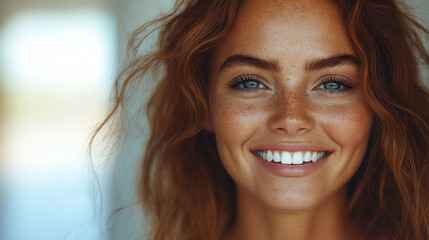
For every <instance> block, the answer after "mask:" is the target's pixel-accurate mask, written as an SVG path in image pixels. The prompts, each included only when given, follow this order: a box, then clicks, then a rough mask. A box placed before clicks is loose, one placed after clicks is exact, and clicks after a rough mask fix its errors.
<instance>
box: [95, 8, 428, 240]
mask: <svg viewBox="0 0 429 240" xmlns="http://www.w3.org/2000/svg"><path fill="white" fill-rule="evenodd" d="M337 2H338V4H339V6H341V7H342V9H343V10H344V12H345V16H346V19H345V21H346V25H347V26H348V32H349V35H350V38H351V40H352V42H353V44H354V46H355V50H356V53H357V56H358V58H359V60H360V61H361V63H362V79H363V86H364V92H365V97H366V100H367V102H368V103H369V105H370V107H371V109H372V110H373V111H374V113H375V120H374V125H373V129H372V132H371V137H370V143H369V146H368V150H367V154H366V157H365V159H364V162H363V164H362V165H361V167H360V169H359V170H358V172H357V173H356V174H355V176H354V177H353V178H352V179H351V181H350V183H349V208H348V216H349V218H350V219H351V220H352V221H353V222H354V223H355V224H356V226H357V227H358V228H359V229H361V230H362V234H363V237H364V238H365V239H398V240H399V239H420V240H423V239H429V191H428V187H427V186H429V172H428V171H429V150H428V149H429V126H428V124H429V93H428V91H427V89H426V88H425V87H424V86H423V84H422V82H421V80H420V76H419V69H418V63H419V60H423V61H424V63H426V64H429V55H428V52H427V51H426V50H425V48H424V45H423V43H422V42H421V40H420V38H419V33H423V34H429V33H428V31H427V30H426V29H425V28H424V27H423V26H422V25H420V24H419V23H417V22H416V21H415V20H414V19H413V18H412V17H411V16H410V15H408V14H407V12H406V11H405V8H404V7H402V8H400V7H399V6H398V5H397V4H396V2H395V1H393V0H372V1H369V0H338V1H337ZM242 4H243V1H242V0H216V1H214V0H209V1H207V0H189V1H185V0H180V1H178V2H177V3H176V5H175V8H174V10H173V11H172V12H171V13H170V14H168V15H166V16H164V17H161V18H159V19H157V20H154V21H153V22H151V23H149V24H147V25H144V26H143V27H141V28H140V29H138V30H137V31H136V32H135V33H134V35H133V36H132V38H131V40H130V45H129V49H131V50H133V51H134V53H135V54H136V53H137V51H138V49H139V48H140V47H141V44H142V42H144V40H145V38H146V37H147V34H149V33H150V31H149V28H150V27H151V26H155V25H159V26H160V34H159V46H158V49H157V51H156V52H154V53H153V54H150V55H146V56H143V57H138V56H136V57H135V60H134V61H133V62H132V63H131V64H130V65H129V66H128V67H127V68H126V69H125V70H124V71H123V72H122V74H121V75H120V76H119V77H118V79H117V81H116V88H115V89H116V92H115V93H116V103H115V105H114V107H113V109H112V111H111V113H110V115H109V116H108V117H107V118H106V119H105V121H104V122H103V123H102V124H101V125H100V126H99V128H98V129H97V131H96V133H97V132H98V131H99V130H100V129H101V128H103V127H104V126H105V125H106V124H107V123H108V122H109V121H110V120H111V118H112V116H114V114H116V113H117V112H119V110H120V109H121V108H123V107H124V99H125V98H126V97H127V96H128V94H129V93H133V91H130V86H131V85H132V84H134V83H136V82H138V80H139V79H141V78H143V77H144V76H148V74H149V70H151V69H155V70H156V69H158V70H159V71H158V72H157V73H158V74H159V75H160V76H162V77H161V78H159V79H158V80H159V81H157V82H156V84H157V87H156V89H155V91H154V92H153V94H152V96H151V98H150V100H149V101H148V103H147V116H148V119H149V122H150V129H151V134H150V139H149V141H148V143H147V146H146V151H145V154H144V156H143V159H142V166H141V167H142V170H141V177H140V178H139V181H138V182H139V188H138V193H139V196H140V199H141V201H142V203H143V206H144V209H145V214H146V215H147V216H149V217H150V218H149V219H150V221H151V223H152V225H151V227H152V231H151V233H150V239H220V238H221V236H222V234H223V233H224V232H225V231H226V230H227V228H228V226H229V225H230V224H231V223H232V222H233V221H234V214H235V189H234V182H233V181H232V179H231V178H230V177H229V175H228V174H227V173H226V171H225V170H224V168H223V166H222V164H221V162H220V161H219V157H218V154H217V150H216V146H215V142H214V136H213V135H212V134H210V133H208V132H206V131H204V130H203V125H204V122H205V121H206V118H207V116H208V97H207V88H208V79H209V78H208V75H209V66H210V58H211V54H212V51H213V50H214V49H215V47H216V46H217V45H218V44H219V43H220V42H221V41H222V39H224V38H225V36H226V35H227V34H228V32H229V29H230V28H231V26H232V24H233V23H234V20H235V16H236V14H237V12H238V10H239V9H240V6H241V5H242ZM148 32H149V33H148ZM155 75H156V74H153V76H155ZM150 76H152V75H150ZM153 76H152V77H153ZM153 79H154V81H155V79H156V78H153ZM134 94H136V93H134ZM137 94H138V93H137ZM94 136H95V135H94Z"/></svg>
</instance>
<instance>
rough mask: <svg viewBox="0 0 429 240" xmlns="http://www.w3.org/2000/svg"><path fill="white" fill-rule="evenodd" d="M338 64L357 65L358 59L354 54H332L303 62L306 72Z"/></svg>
mask: <svg viewBox="0 0 429 240" xmlns="http://www.w3.org/2000/svg"><path fill="white" fill-rule="evenodd" d="M340 64H352V65H356V66H359V65H360V61H359V59H358V58H357V57H355V56H352V55H349V54H345V55H340V56H334V57H329V58H324V59H317V60H314V61H311V62H308V63H306V64H305V69H306V70H307V71H308V72H311V71H316V70H320V69H323V68H330V67H335V66H338V65H340Z"/></svg>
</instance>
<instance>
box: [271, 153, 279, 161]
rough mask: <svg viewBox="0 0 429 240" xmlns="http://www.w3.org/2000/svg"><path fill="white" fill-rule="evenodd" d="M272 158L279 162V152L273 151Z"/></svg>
mask: <svg viewBox="0 0 429 240" xmlns="http://www.w3.org/2000/svg"><path fill="white" fill-rule="evenodd" d="M273 158H274V162H280V154H279V152H277V151H275V152H274V157H273Z"/></svg>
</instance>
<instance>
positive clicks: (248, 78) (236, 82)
mask: <svg viewBox="0 0 429 240" xmlns="http://www.w3.org/2000/svg"><path fill="white" fill-rule="evenodd" d="M247 82H256V83H257V84H258V88H246V87H244V86H241V87H240V85H243V84H244V83H247ZM259 86H262V88H266V86H265V85H264V84H262V83H261V81H260V77H258V76H255V75H241V76H238V77H236V78H234V79H233V80H232V81H231V83H230V84H229V87H230V88H232V89H236V90H239V91H244V92H254V91H257V90H259V89H261V88H260V87H259Z"/></svg>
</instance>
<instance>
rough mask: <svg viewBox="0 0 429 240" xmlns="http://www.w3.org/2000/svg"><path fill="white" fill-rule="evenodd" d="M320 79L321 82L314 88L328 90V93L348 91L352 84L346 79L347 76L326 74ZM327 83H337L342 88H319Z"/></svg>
mask: <svg viewBox="0 0 429 240" xmlns="http://www.w3.org/2000/svg"><path fill="white" fill-rule="evenodd" d="M321 81H322V83H321V84H319V85H318V86H317V88H316V89H321V90H325V91H328V92H329V93H334V94H340V93H344V92H347V91H350V90H351V89H352V88H353V86H352V85H351V84H350V82H349V81H348V80H347V78H345V77H341V76H326V77H323V78H322V80H321ZM327 83H339V84H340V87H342V88H341V89H323V88H319V87H321V86H323V85H325V84H327Z"/></svg>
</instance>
